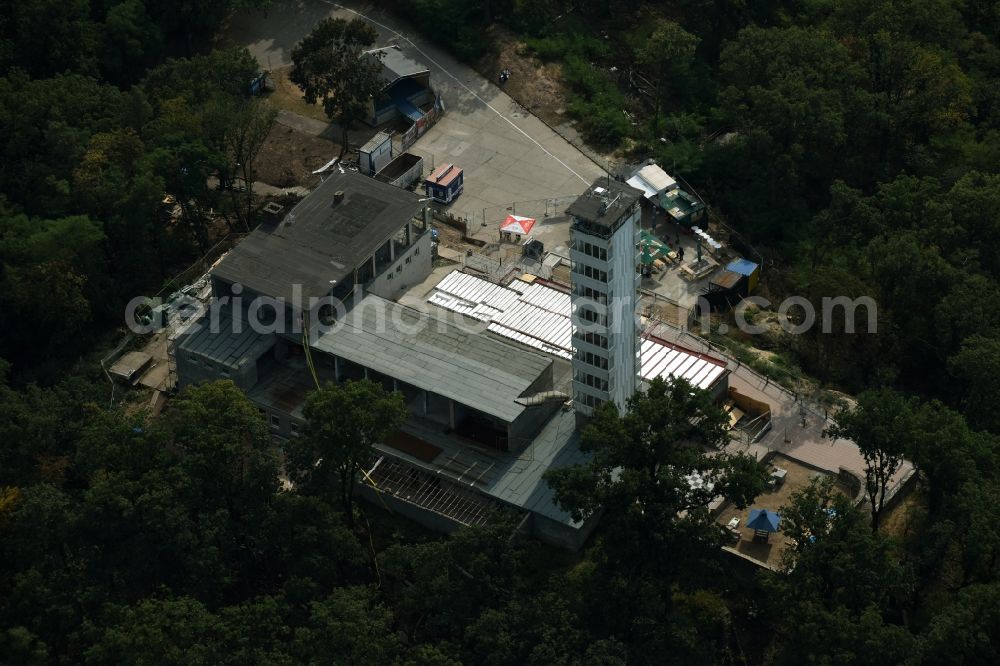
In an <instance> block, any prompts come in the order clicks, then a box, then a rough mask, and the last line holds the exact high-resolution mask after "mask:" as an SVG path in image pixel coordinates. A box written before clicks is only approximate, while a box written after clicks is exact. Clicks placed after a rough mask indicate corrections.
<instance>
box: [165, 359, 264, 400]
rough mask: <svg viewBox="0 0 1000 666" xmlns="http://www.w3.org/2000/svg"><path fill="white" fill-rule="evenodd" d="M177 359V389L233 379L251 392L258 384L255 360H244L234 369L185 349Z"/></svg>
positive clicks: (243, 388)
mask: <svg viewBox="0 0 1000 666" xmlns="http://www.w3.org/2000/svg"><path fill="white" fill-rule="evenodd" d="M175 357H176V359H177V387H178V388H181V389H183V388H185V387H187V386H191V385H193V384H201V383H202V382H214V381H216V380H218V379H231V380H233V383H235V384H236V385H237V386H238V387H240V388H241V389H242V390H244V391H249V390H250V389H251V388H253V386H254V384H256V383H257V361H256V359H253V358H243V359H241V360H240V363H239V365H238V367H235V368H233V367H230V366H224V365H221V364H219V363H216V362H213V361H210V360H207V359H205V358H203V357H202V356H200V355H198V354H193V353H191V352H189V351H185V350H184V349H178V350H177V352H176V354H175Z"/></svg>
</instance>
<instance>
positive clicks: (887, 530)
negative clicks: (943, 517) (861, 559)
mask: <svg viewBox="0 0 1000 666" xmlns="http://www.w3.org/2000/svg"><path fill="white" fill-rule="evenodd" d="M926 511H927V505H926V502H925V501H924V496H923V495H922V494H920V493H919V492H917V491H911V492H909V493H908V494H907V495H906V497H904V498H903V499H902V500H901V501H900V502H899V504H897V505H896V506H894V507H893V508H892V511H890V512H889V513H888V514H886V516H885V517H884V518H882V523H881V525H880V526H879V527H880V529H881V531H882V533H883V534H885V535H889V536H893V537H895V538H897V539H900V540H905V539H907V538H909V537H911V536H912V535H913V532H914V531H915V528H917V527H918V526H919V524H920V519H921V518H922V517H923V514H924V513H925V512H926Z"/></svg>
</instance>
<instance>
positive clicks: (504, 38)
mask: <svg viewBox="0 0 1000 666" xmlns="http://www.w3.org/2000/svg"><path fill="white" fill-rule="evenodd" d="M488 39H489V40H490V41H492V42H493V43H494V44H496V46H497V50H498V52H497V53H493V54H490V55H489V56H485V57H483V58H482V59H480V60H479V61H478V62H477V63H476V65H475V67H476V71H478V72H479V73H480V74H482V75H483V77H485V78H486V79H487V80H489V81H493V82H494V83H496V82H497V77H498V76H499V74H500V70H502V69H505V68H506V69H509V70H510V72H511V76H510V79H509V80H508V81H507V83H505V84H504V86H503V89H504V92H506V93H507V94H508V95H510V96H511V97H512V98H514V99H515V100H516V101H517V103H518V104H520V105H521V106H523V107H524V108H525V109H527V110H528V111H530V112H531V113H533V114H534V115H536V116H538V117H539V118H541V119H542V120H544V121H545V122H546V123H548V124H549V125H561V124H563V123H565V122H566V121H567V120H568V119H567V117H566V109H565V103H566V99H567V98H568V97H569V90H568V89H567V88H566V84H565V83H564V82H563V79H562V68H561V66H560V65H559V64H558V63H544V62H542V61H541V60H539V59H538V58H535V57H533V56H532V55H531V54H530V52H529V50H528V47H527V46H526V45H525V44H524V43H523V42H520V41H518V39H517V36H516V35H514V34H513V33H511V32H509V31H508V30H506V29H504V28H502V27H499V26H495V25H494V26H492V27H491V28H490V29H489V31H488Z"/></svg>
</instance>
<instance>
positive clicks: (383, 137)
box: [358, 132, 392, 176]
mask: <svg viewBox="0 0 1000 666" xmlns="http://www.w3.org/2000/svg"><path fill="white" fill-rule="evenodd" d="M391 161H392V137H391V136H389V134H388V133H387V132H378V133H377V134H375V136H373V137H372V138H371V139H369V141H368V143H366V144H365V145H363V146H361V148H360V149H358V171H360V172H361V173H363V174H365V175H366V176H374V175H375V174H377V173H378V172H379V171H381V170H382V169H383V168H384V167H385V165H387V164H388V163H389V162H391Z"/></svg>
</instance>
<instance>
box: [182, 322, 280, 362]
mask: <svg viewBox="0 0 1000 666" xmlns="http://www.w3.org/2000/svg"><path fill="white" fill-rule="evenodd" d="M211 319H212V318H211V316H209V315H208V314H206V315H205V316H204V317H202V318H201V319H200V320H199V321H197V322H195V324H193V325H192V327H191V328H190V329H188V330H187V332H185V333H184V334H183V340H182V341H181V343H180V345H178V347H179V348H180V349H181V350H182V351H185V352H189V353H193V354H198V355H199V356H201V357H202V358H204V359H207V360H209V361H213V362H215V363H218V364H220V365H224V366H227V367H229V368H238V367H239V364H240V361H242V360H243V359H244V358H246V357H250V358H251V359H256V358H257V357H258V356H259V355H260V354H261V353H263V352H264V351H266V350H267V348H268V347H270V346H271V344H272V343H273V341H272V338H273V337H274V336H273V334H271V333H256V332H254V331H253V330H252V329H251V328H250V325H249V324H248V323H247V322H245V321H243V322H242V323H241V326H240V329H241V330H239V331H236V330H235V326H234V323H233V315H232V310H231V309H230V308H220V310H219V317H218V320H217V321H218V326H217V328H216V330H215V331H213V330H212V326H211V325H210V323H209V322H210V321H211Z"/></svg>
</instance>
